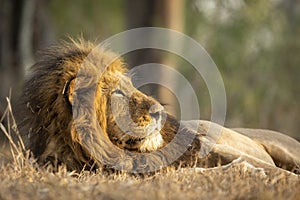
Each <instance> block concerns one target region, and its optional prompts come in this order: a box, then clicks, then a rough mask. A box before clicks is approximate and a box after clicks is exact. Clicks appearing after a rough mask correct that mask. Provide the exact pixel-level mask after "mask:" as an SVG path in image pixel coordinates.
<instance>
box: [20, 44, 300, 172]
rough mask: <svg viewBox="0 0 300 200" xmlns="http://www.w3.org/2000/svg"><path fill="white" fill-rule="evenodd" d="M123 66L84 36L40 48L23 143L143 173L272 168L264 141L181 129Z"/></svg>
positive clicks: (52, 154)
mask: <svg viewBox="0 0 300 200" xmlns="http://www.w3.org/2000/svg"><path fill="white" fill-rule="evenodd" d="M126 72H127V71H126V67H125V66H124V63H123V61H122V59H120V58H118V57H117V56H116V55H115V54H113V53H111V52H109V51H107V50H105V49H103V48H95V46H94V45H93V44H91V43H89V42H85V41H79V42H74V41H73V42H71V43H63V44H62V45H59V46H54V47H52V48H50V49H48V50H46V51H43V52H42V54H41V55H40V59H39V60H38V61H37V62H36V64H35V65H34V66H33V67H32V69H31V75H30V76H29V77H28V79H27V81H26V83H25V86H24V93H23V96H22V102H23V106H26V108H27V109H26V110H25V112H24V113H23V114H22V115H21V116H23V120H22V122H21V127H22V130H21V132H22V133H23V134H24V139H25V141H26V146H27V148H29V149H30V150H31V151H32V152H33V154H34V156H35V157H36V158H37V159H38V162H39V163H40V164H42V165H44V164H48V163H50V164H52V165H54V166H57V165H59V164H65V165H66V166H67V168H68V169H69V170H77V171H81V170H82V169H97V168H103V167H108V168H116V169H118V170H122V169H125V170H129V171H130V170H131V171H133V172H144V171H155V170H157V169H159V168H157V167H163V166H166V165H169V164H171V163H173V165H181V166H190V165H193V164H195V165H196V166H203V165H205V166H216V165H218V164H226V163H229V162H231V161H232V160H234V159H236V158H238V157H243V158H244V159H246V160H250V161H253V163H260V164H261V165H263V166H265V165H267V166H275V165H274V162H273V158H271V156H272V155H271V156H270V155H269V154H268V152H267V151H266V150H265V148H264V146H263V145H261V144H258V143H257V142H255V141H253V140H251V139H250V138H248V137H246V136H243V135H240V134H238V133H237V132H235V131H232V130H229V129H226V128H224V127H220V126H218V125H216V124H213V123H210V122H205V121H199V122H198V123H199V124H198V125H199V127H198V128H199V129H198V130H191V129H189V128H186V127H180V123H179V122H178V121H177V120H176V119H175V118H173V117H172V116H170V115H168V114H167V113H166V112H165V111H164V110H163V107H162V106H161V104H160V103H159V102H157V101H156V100H155V99H153V98H151V97H149V96H146V95H145V94H143V93H141V92H140V91H138V90H137V89H136V88H134V86H133V85H132V83H131V80H130V77H129V76H128V75H127V74H126ZM210 128H212V130H213V131H212V134H209V129H210ZM215 129H218V130H215ZM215 143H216V144H215ZM181 144H185V145H183V146H182V145H181ZM208 144H212V146H210V145H208ZM214 144H215V145H214ZM186 148H187V149H186ZM298 148H299V147H298ZM203 151H204V152H206V151H207V155H205V156H200V154H201V152H202V153H203ZM287 162H289V160H288V161H287ZM293 162H294V161H293ZM297 162H298V161H297ZM295 164H298V163H293V166H295Z"/></svg>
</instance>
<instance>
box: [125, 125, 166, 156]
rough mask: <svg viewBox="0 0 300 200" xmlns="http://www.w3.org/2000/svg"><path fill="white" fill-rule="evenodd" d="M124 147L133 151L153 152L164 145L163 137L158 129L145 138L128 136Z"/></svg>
mask: <svg viewBox="0 0 300 200" xmlns="http://www.w3.org/2000/svg"><path fill="white" fill-rule="evenodd" d="M124 143H125V145H124V148H125V149H127V150H131V151H138V152H152V151H156V150H157V149H159V148H161V147H162V146H163V138H162V136H161V134H160V132H159V131H158V130H155V131H154V132H152V133H150V134H148V135H147V136H146V137H143V138H133V137H130V138H128V139H127V140H126V141H125V142H124ZM124 143H123V144H124Z"/></svg>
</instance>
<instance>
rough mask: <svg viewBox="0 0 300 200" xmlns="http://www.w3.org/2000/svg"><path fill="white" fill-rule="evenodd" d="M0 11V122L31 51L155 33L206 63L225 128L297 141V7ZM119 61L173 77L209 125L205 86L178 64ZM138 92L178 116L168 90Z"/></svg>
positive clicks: (145, 56) (169, 5)
mask: <svg viewBox="0 0 300 200" xmlns="http://www.w3.org/2000/svg"><path fill="white" fill-rule="evenodd" d="M0 5H1V7H0V16H1V17H0V28H1V31H0V116H2V114H3V112H4V109H5V107H6V100H5V97H7V96H8V95H9V91H10V89H11V91H12V97H11V99H12V102H13V104H15V103H16V102H17V100H18V98H22V97H19V94H20V88H21V85H22V82H23V80H24V74H25V72H26V70H27V69H28V67H29V66H30V65H32V64H33V63H34V61H35V58H36V53H37V51H38V50H40V49H43V48H46V47H48V46H49V45H51V44H53V43H55V42H57V41H59V40H61V39H67V37H68V36H71V37H74V38H76V37H80V36H82V37H84V38H85V39H87V40H92V41H95V40H97V41H99V42H100V41H101V40H104V39H106V38H108V37H110V36H112V35H114V34H116V33H119V32H121V31H124V30H127V29H130V28H136V27H145V26H158V27H165V28H171V29H174V30H178V31H180V32H182V33H184V34H186V35H188V36H190V37H192V38H194V39H195V40H196V41H198V42H199V43H200V44H201V45H203V47H204V48H205V49H206V51H207V52H208V53H209V55H210V56H211V57H212V59H213V60H214V62H215V63H216V65H217V66H218V69H219V70H220V72H221V75H222V77H223V80H224V84H225V88H226V94H227V116H226V122H225V125H226V126H228V127H252V128H269V129H273V130H277V131H281V132H283V133H286V134H289V135H291V136H293V137H295V138H297V139H298V140H299V139H300V132H299V130H300V122H299V119H300V118H299V116H300V103H299V102H300V2H299V0H222V1H220V0H0ZM145 39H147V38H146V36H145ZM125 57H126V60H127V62H128V63H129V66H136V65H139V64H143V63H149V62H158V63H167V64H168V65H170V66H172V67H174V68H175V69H177V70H178V71H180V72H181V73H182V74H183V75H184V76H185V77H186V78H187V79H188V80H189V82H191V83H192V86H193V88H194V89H195V91H197V95H198V99H199V105H200V106H199V107H200V111H201V118H202V119H210V114H211V109H210V106H211V105H210V97H209V93H208V91H207V88H206V86H205V83H204V82H203V80H202V78H201V76H199V75H195V74H196V73H195V71H194V70H193V69H192V67H190V66H189V64H188V63H187V62H186V61H184V60H183V59H180V58H178V57H177V56H175V55H171V54H168V53H166V52H159V51H157V50H150V49H147V50H142V51H140V50H139V51H135V52H132V53H130V54H129V55H126V56H125ZM161 77H162V78H163V77H164V76H163V75H161ZM140 89H141V90H143V91H144V92H146V93H147V94H149V95H152V96H155V97H157V98H158V99H159V100H160V101H161V102H162V103H163V104H166V108H167V109H169V110H170V112H174V113H175V114H176V115H179V114H178V108H177V107H178V105H177V104H178V103H177V102H176V100H174V99H173V97H172V94H171V92H170V91H168V90H167V89H165V88H159V87H158V86H155V85H152V86H151V85H149V86H145V87H143V88H140ZM0 119H1V118H0ZM1 120H2V121H3V122H2V123H5V122H4V121H5V119H1Z"/></svg>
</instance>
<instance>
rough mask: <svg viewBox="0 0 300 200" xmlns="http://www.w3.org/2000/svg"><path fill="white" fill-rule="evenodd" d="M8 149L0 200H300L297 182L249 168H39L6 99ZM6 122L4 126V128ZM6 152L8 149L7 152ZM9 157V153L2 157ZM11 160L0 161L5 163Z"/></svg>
mask: <svg viewBox="0 0 300 200" xmlns="http://www.w3.org/2000/svg"><path fill="white" fill-rule="evenodd" d="M0 119H1V121H0V129H1V131H2V132H3V133H4V134H5V136H6V137H7V138H8V141H9V145H3V147H1V148H0V149H1V150H2V151H1V152H0V159H2V162H0V163H1V164H0V180H1V181H0V199H8V200H10V199H24V200H27V199H28V200H35V199H74V200H77V199H78V200H79V199H217V200H218V199H221V200H223V199H224V197H226V199H298V198H299V197H300V176H297V175H294V174H291V173H283V172H282V171H279V170H276V169H274V170H263V169H259V168H254V167H253V166H251V165H248V164H247V163H246V164H245V163H243V162H241V163H233V164H232V165H229V166H227V167H226V168H224V167H223V168H222V167H217V168H213V169H198V168H193V169H192V168H181V169H174V168H170V169H168V170H163V171H160V172H157V173H156V174H154V175H152V176H143V177H141V176H133V175H130V174H128V173H125V172H119V173H113V174H107V173H103V172H102V171H101V170H99V171H98V172H89V171H84V170H83V171H82V172H80V173H76V172H74V171H73V172H70V171H67V169H66V167H65V166H59V168H58V170H57V171H56V172H55V173H54V172H53V169H51V167H40V166H38V165H37V162H36V160H34V159H33V158H32V157H31V156H30V152H29V151H28V150H26V149H25V145H24V143H23V141H22V137H21V134H20V133H19V131H18V127H17V123H16V120H15V118H14V116H13V110H12V106H11V103H10V100H9V98H7V108H6V110H5V113H4V115H3V116H2V117H1V118H0ZM3 119H6V121H7V124H6V126H4V124H2V121H3ZM5 146H6V147H7V148H5ZM5 151H7V152H5ZM9 154H10V155H11V159H8V158H3V157H5V156H6V157H9V156H8V155H9Z"/></svg>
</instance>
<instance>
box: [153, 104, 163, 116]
mask: <svg viewBox="0 0 300 200" xmlns="http://www.w3.org/2000/svg"><path fill="white" fill-rule="evenodd" d="M163 110H164V107H162V106H161V105H159V104H154V105H152V106H151V107H150V110H149V115H150V116H151V117H152V118H154V119H155V120H159V119H161V115H162V111H163Z"/></svg>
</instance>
